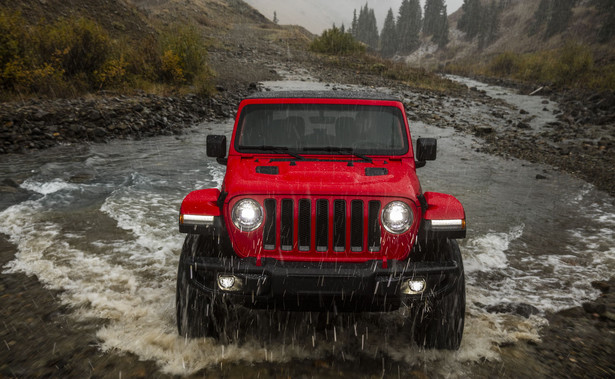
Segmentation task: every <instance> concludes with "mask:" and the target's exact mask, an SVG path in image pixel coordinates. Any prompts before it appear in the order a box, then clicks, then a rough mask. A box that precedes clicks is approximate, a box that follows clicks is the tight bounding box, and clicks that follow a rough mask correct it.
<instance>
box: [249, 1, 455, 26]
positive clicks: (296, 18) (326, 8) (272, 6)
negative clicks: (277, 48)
mask: <svg viewBox="0 0 615 379" xmlns="http://www.w3.org/2000/svg"><path fill="white" fill-rule="evenodd" d="M245 1H246V2H247V3H248V4H250V5H252V6H253V7H254V8H256V9H258V10H259V11H260V12H261V13H262V14H263V15H265V16H266V17H267V18H269V19H273V12H276V14H277V16H278V20H279V22H280V24H296V25H301V26H303V27H305V28H306V29H308V30H309V31H311V32H312V33H316V34H320V33H321V32H322V31H323V30H325V29H328V28H330V27H331V26H332V25H333V23H335V25H337V26H341V25H342V24H344V25H346V26H349V25H350V23H351V22H352V12H353V10H354V9H356V10H357V12H358V10H359V9H361V8H362V7H363V6H364V5H365V3H366V1H367V4H368V6H369V7H370V8H373V9H374V13H376V19H377V21H378V29H381V28H382V24H383V23H384V18H385V17H386V14H387V12H388V10H389V8H392V9H393V12H394V13H395V16H397V11H398V10H399V5H400V4H401V2H402V0H371V1H370V0H285V1H279V0H245ZM444 2H445V3H446V9H447V11H448V13H449V14H451V13H453V12H455V11H456V10H457V9H459V8H460V7H461V4H463V0H444ZM424 5H425V0H421V6H422V7H424Z"/></svg>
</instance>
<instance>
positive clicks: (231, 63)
mask: <svg viewBox="0 0 615 379" xmlns="http://www.w3.org/2000/svg"><path fill="white" fill-rule="evenodd" d="M0 10H6V11H8V12H15V11H16V12H19V13H20V14H21V15H22V16H23V18H24V19H25V20H26V21H27V22H28V23H30V24H36V23H41V22H42V23H51V22H52V21H55V20H58V19H76V18H79V17H84V18H86V19H89V20H94V21H95V22H96V23H97V24H99V25H100V26H101V27H102V28H103V29H104V30H105V31H106V32H107V33H109V35H110V36H111V38H113V39H114V40H115V41H118V42H121V43H124V42H126V41H133V42H128V43H132V44H133V45H134V44H135V43H136V44H137V45H138V44H140V43H142V41H143V40H145V39H146V38H147V36H148V35H158V34H160V33H161V31H163V30H165V28H168V27H169V26H171V25H193V26H195V27H196V28H197V29H198V30H199V33H200V34H201V35H202V36H203V37H204V38H205V40H206V44H207V46H206V49H207V52H208V64H209V66H210V67H211V68H212V70H213V72H214V73H215V78H214V81H215V83H214V84H215V85H217V86H222V87H225V88H229V87H233V86H238V85H239V86H242V87H244V88H245V87H246V86H247V84H249V83H251V82H254V81H258V80H265V79H267V78H274V77H276V76H275V74H274V73H272V72H270V69H268V68H267V67H265V65H264V64H263V62H265V61H271V60H272V59H271V57H272V56H275V57H280V56H283V55H285V54H288V52H289V51H290V50H294V49H295V48H298V49H299V50H305V47H306V45H307V43H309V41H310V38H311V34H310V33H309V32H307V31H306V30H305V29H303V28H300V27H292V26H286V27H283V26H278V25H275V24H274V23H273V22H271V21H269V20H268V19H267V18H266V17H264V16H263V15H262V14H260V13H259V12H258V11H256V10H255V9H254V8H252V7H251V6H249V5H248V4H246V3H245V2H243V1H241V0H88V1H87V2H84V1H80V0H63V1H56V0H22V1H13V0H0ZM135 41H136V42H135Z"/></svg>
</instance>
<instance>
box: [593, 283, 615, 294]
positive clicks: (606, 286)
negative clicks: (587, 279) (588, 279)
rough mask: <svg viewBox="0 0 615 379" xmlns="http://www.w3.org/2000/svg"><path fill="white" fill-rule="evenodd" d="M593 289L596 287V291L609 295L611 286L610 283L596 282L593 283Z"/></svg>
mask: <svg viewBox="0 0 615 379" xmlns="http://www.w3.org/2000/svg"><path fill="white" fill-rule="evenodd" d="M591 284H592V287H594V288H595V289H597V290H599V291H600V292H602V293H608V292H610V290H611V286H610V285H609V283H608V282H599V281H595V282H592V283H591Z"/></svg>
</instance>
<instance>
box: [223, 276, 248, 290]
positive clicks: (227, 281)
mask: <svg viewBox="0 0 615 379" xmlns="http://www.w3.org/2000/svg"><path fill="white" fill-rule="evenodd" d="M241 287H243V283H242V280H241V278H238V277H236V276H235V275H227V274H218V288H220V289H221V290H223V291H239V290H240V289H241Z"/></svg>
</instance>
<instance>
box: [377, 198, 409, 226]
mask: <svg viewBox="0 0 615 379" xmlns="http://www.w3.org/2000/svg"><path fill="white" fill-rule="evenodd" d="M381 218H382V225H383V226H384V228H385V229H386V230H387V231H388V232H389V233H393V234H401V233H403V232H405V231H407V230H408V229H410V226H411V225H412V220H413V218H414V215H413V214H412V209H410V207H409V206H408V205H407V204H406V203H403V202H401V201H392V202H390V203H388V204H387V205H386V207H384V209H383V210H382V217H381Z"/></svg>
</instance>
